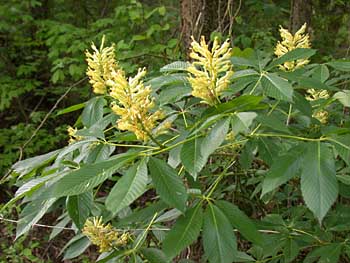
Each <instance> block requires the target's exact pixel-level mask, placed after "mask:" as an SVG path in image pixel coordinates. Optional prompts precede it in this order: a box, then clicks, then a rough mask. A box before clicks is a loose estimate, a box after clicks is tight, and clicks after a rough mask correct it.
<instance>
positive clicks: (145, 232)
mask: <svg viewBox="0 0 350 263" xmlns="http://www.w3.org/2000/svg"><path fill="white" fill-rule="evenodd" d="M157 215H158V213H155V214H154V216H153V218H152V220H151V222H149V224H148V226H147V228H146V229H145V231H144V232H143V233H142V236H141V237H140V239H139V240H138V242H137V244H136V245H135V246H134V248H133V249H132V251H133V253H134V252H136V251H137V249H138V247H139V245H140V244H141V242H142V239H143V238H144V237H145V235H147V232H148V231H149V229H150V228H151V226H152V224H153V222H154V220H156V218H157Z"/></svg>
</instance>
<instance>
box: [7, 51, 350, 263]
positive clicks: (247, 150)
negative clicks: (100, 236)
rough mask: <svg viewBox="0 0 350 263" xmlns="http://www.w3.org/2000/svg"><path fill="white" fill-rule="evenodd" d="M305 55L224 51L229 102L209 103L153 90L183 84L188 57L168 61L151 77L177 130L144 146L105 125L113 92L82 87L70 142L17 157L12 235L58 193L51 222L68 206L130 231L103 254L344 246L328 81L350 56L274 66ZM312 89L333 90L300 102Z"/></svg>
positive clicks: (68, 211) (282, 252)
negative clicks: (323, 117)
mask: <svg viewBox="0 0 350 263" xmlns="http://www.w3.org/2000/svg"><path fill="white" fill-rule="evenodd" d="M314 53H315V51H314V50H307V49H299V50H297V51H293V52H290V53H288V54H286V55H285V56H283V57H281V58H279V59H272V58H271V57H270V56H269V55H267V54H265V55H264V54H262V53H253V54H252V55H251V56H248V57H245V58H243V57H233V58H232V61H233V63H237V64H234V67H235V74H234V75H233V77H232V80H231V81H232V83H231V85H230V87H229V89H228V90H227V91H226V93H225V95H224V98H225V100H224V101H223V102H222V103H220V104H218V105H217V106H212V107H208V106H204V105H203V104H201V103H200V102H199V101H198V100H197V99H196V98H193V97H191V95H190V94H188V92H187V94H183V95H182V96H180V97H179V98H178V100H177V101H174V99H171V100H169V101H165V100H164V99H161V98H162V96H161V94H162V92H163V89H167V90H171V89H178V88H179V87H186V88H188V87H189V86H188V82H187V80H186V74H183V73H179V72H181V71H184V70H186V65H188V64H187V63H184V62H183V63H182V62H181V63H180V62H176V64H174V63H173V64H170V65H169V66H165V67H163V69H162V70H161V71H162V72H164V73H165V75H161V76H156V77H154V78H151V79H150V80H148V83H149V84H150V85H151V87H152V88H153V90H154V95H155V96H157V95H158V94H160V95H159V99H161V105H162V107H163V111H165V113H166V115H167V117H168V120H171V121H172V127H173V128H174V129H171V130H168V132H167V133H165V134H161V135H158V136H157V138H156V139H155V138H154V137H153V136H152V138H151V139H150V140H149V141H148V142H144V143H143V144H140V143H139V142H138V141H137V139H136V137H135V136H131V135H130V132H121V131H117V130H116V129H115V128H114V122H115V120H116V119H115V118H112V116H113V115H112V114H111V113H110V110H109V105H110V103H109V98H108V96H99V97H93V98H91V99H90V100H89V101H88V102H86V103H85V107H84V110H83V111H82V114H81V117H80V120H81V121H82V125H83V126H84V127H83V128H81V129H80V130H78V131H77V132H76V135H79V136H82V137H81V138H79V140H78V141H75V142H73V143H71V144H70V145H68V146H66V147H64V148H62V149H59V150H57V151H56V152H53V153H50V154H46V155H42V156H38V157H34V158H32V159H28V160H26V161H21V162H19V163H17V164H14V166H13V168H14V169H15V171H16V172H17V176H19V177H18V178H19V179H18V181H17V184H18V185H19V186H20V188H19V190H18V191H17V197H15V198H14V199H13V200H18V199H20V198H22V197H24V196H26V197H27V198H29V201H30V202H29V203H28V204H26V206H25V208H24V210H23V211H22V213H21V215H20V224H19V226H18V227H17V235H18V236H20V235H22V234H24V233H25V232H26V231H27V230H28V229H29V228H30V227H31V226H32V225H33V224H34V223H36V222H38V220H40V218H41V217H42V216H43V215H44V214H45V213H46V211H47V210H48V209H49V208H50V207H52V209H53V207H54V206H52V205H53V204H54V203H60V204H61V205H62V208H59V210H60V211H61V212H62V213H63V215H64V217H62V218H61V221H60V222H58V224H59V225H64V224H67V223H68V222H69V218H70V219H71V220H72V224H73V226H75V227H76V228H77V229H81V228H82V227H83V224H84V222H85V220H86V219H87V218H89V217H90V216H103V218H104V220H106V221H111V222H112V224H113V225H114V226H116V227H118V228H124V229H125V231H128V233H129V234H130V235H131V236H132V238H131V240H129V242H128V243H127V244H126V247H123V248H120V249H119V250H118V249H117V250H115V251H114V252H111V254H106V255H104V254H102V255H101V262H108V260H109V259H112V258H119V259H121V258H125V259H128V260H132V262H138V261H140V260H147V261H148V262H169V261H171V260H173V259H174V258H182V255H183V253H184V252H183V251H185V250H186V248H187V247H192V249H193V248H194V247H198V246H199V247H200V250H199V251H203V252H201V258H202V260H207V261H209V262H258V261H260V262H261V261H268V260H272V261H273V260H274V259H276V260H280V261H281V262H292V261H293V260H297V259H299V258H300V257H301V255H302V254H304V253H308V255H307V256H306V257H305V261H306V262H313V261H314V260H317V258H320V259H322V260H328V259H329V260H333V261H334V259H337V258H340V257H342V258H346V257H347V252H346V247H347V246H348V241H347V239H346V235H347V234H346V233H347V232H346V231H347V230H349V229H350V228H349V224H348V223H347V221H346V220H348V219H349V218H350V217H349V215H348V212H347V209H348V205H347V203H346V201H345V202H341V201H336V200H337V197H338V196H339V195H341V196H343V197H344V200H346V199H347V198H348V195H347V193H346V189H348V187H349V186H348V185H349V184H350V183H349V179H348V178H350V175H349V167H348V158H349V156H350V148H349V140H348V139H349V135H350V134H349V124H350V123H349V121H348V120H346V116H345V115H344V113H343V112H344V111H343V109H344V106H346V105H347V104H346V103H347V100H346V99H345V98H344V96H346V95H347V93H348V90H347V89H340V88H338V86H337V83H338V82H339V81H343V80H342V79H339V78H338V76H341V74H342V72H341V71H344V70H345V71H347V70H348V69H347V62H346V61H344V62H339V61H338V62H336V63H337V64H332V63H335V62H329V63H327V64H311V65H309V66H306V67H304V68H301V69H298V70H296V71H293V72H285V71H281V70H280V69H279V68H278V67H277V66H278V65H279V64H281V63H284V62H286V61H289V60H294V59H301V58H309V57H310V56H312V55H313V54H314ZM339 63H344V64H339ZM327 65H329V66H331V67H333V68H334V70H331V69H330V68H328V66H327ZM339 70H341V71H339ZM164 73H163V74H164ZM161 74H162V73H161ZM180 74H182V75H180ZM242 80H246V82H245V83H246V84H245V85H244V86H243V87H241V88H240V91H239V92H238V93H237V90H236V86H235V85H237V83H239V82H240V81H242ZM319 83H321V85H320V84H319ZM311 87H312V88H316V89H323V88H327V89H328V90H329V91H328V92H331V93H334V94H335V95H334V96H330V97H329V98H328V99H320V100H314V101H310V100H306V99H305V98H304V96H305V93H306V91H307V89H308V88H311ZM344 94H345V95H344ZM319 110H327V112H328V118H327V121H326V122H324V121H323V122H320V121H319V120H318V119H317V118H318V117H317V116H316V115H315V113H316V112H318V111H319ZM156 130H157V129H155V130H154V131H153V132H154V136H156V133H155V131H156ZM167 161H168V163H167ZM299 178H300V180H299ZM259 193H261V197H259ZM100 194H103V198H99V195H100ZM265 204H269V205H268V206H266V205H265ZM332 207H333V208H332ZM168 227H169V228H170V229H169V231H167V230H166V228H168ZM139 229H141V230H139ZM339 231H343V233H340V232H339ZM79 233H80V232H78V233H77V235H76V236H75V237H74V238H73V239H72V240H71V241H70V242H69V243H68V244H67V245H66V247H65V255H64V257H65V258H73V257H76V256H78V255H79V254H81V253H83V251H84V250H85V249H86V248H87V247H88V246H89V245H90V242H89V241H88V239H86V238H84V237H83V235H81V234H79ZM237 233H239V234H237ZM55 235H57V234H53V236H55ZM238 241H239V242H238ZM242 244H244V245H242ZM313 247H315V248H314V249H311V248H313ZM240 250H243V251H244V252H242V251H240ZM330 251H331V254H332V256H330V255H329V253H330ZM189 255H190V256H191V254H189ZM334 262H335V261H334Z"/></svg>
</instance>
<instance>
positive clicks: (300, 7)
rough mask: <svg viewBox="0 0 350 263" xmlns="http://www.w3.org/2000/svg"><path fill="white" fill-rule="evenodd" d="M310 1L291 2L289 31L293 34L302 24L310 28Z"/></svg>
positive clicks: (292, 0) (295, 0) (296, 0)
mask: <svg viewBox="0 0 350 263" xmlns="http://www.w3.org/2000/svg"><path fill="white" fill-rule="evenodd" d="M311 15H312V1H311V0H291V8H290V23H289V31H290V32H292V33H293V34H294V33H295V32H296V31H297V30H298V29H299V28H300V27H301V26H302V25H303V24H304V23H307V26H308V28H309V27H310V26H311Z"/></svg>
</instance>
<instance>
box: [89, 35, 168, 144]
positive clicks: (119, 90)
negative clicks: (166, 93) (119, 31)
mask: <svg viewBox="0 0 350 263" xmlns="http://www.w3.org/2000/svg"><path fill="white" fill-rule="evenodd" d="M103 45H104V38H103V39H102V44H101V48H100V49H99V50H98V49H97V48H96V47H95V45H94V44H92V49H93V50H94V52H93V54H91V53H89V52H88V51H87V52H86V55H87V62H88V64H89V68H88V71H87V75H88V76H89V78H90V83H91V84H92V86H93V90H94V92H95V93H100V94H104V93H106V92H107V93H108V94H109V95H110V96H111V97H112V98H114V99H115V101H114V102H113V103H112V106H111V107H112V110H113V112H114V113H115V114H117V115H119V116H120V119H119V120H118V121H117V127H118V129H120V130H127V131H131V132H133V133H135V135H136V137H137V138H138V139H139V140H143V141H147V140H148V139H149V137H150V136H151V134H152V130H153V129H154V128H155V126H156V124H157V121H158V120H160V119H162V118H164V114H163V112H162V111H159V110H158V111H155V112H153V113H152V112H150V111H151V110H152V109H153V108H154V101H153V99H152V98H151V87H150V86H144V84H143V82H142V78H143V77H144V76H145V75H146V70H145V69H139V71H138V73H137V74H136V76H135V77H130V78H127V77H126V76H125V72H124V71H123V70H122V69H120V68H119V66H118V64H117V62H116V60H115V57H114V46H111V47H103Z"/></svg>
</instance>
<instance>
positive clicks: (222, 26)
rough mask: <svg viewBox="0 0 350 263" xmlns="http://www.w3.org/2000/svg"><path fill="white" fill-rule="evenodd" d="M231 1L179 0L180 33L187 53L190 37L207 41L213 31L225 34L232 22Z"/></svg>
mask: <svg viewBox="0 0 350 263" xmlns="http://www.w3.org/2000/svg"><path fill="white" fill-rule="evenodd" d="M232 3H233V0H228V1H227V0H181V1H180V12H181V33H182V42H183V46H184V48H185V50H186V53H188V50H189V48H190V46H191V42H192V40H191V36H193V37H194V38H195V39H196V40H197V41H198V40H199V38H200V36H202V35H203V36H205V38H206V39H207V40H209V38H210V34H211V33H212V32H214V31H216V32H221V33H223V34H225V33H227V32H228V30H229V28H231V26H230V23H232V22H233V17H232V5H233V4H232Z"/></svg>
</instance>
